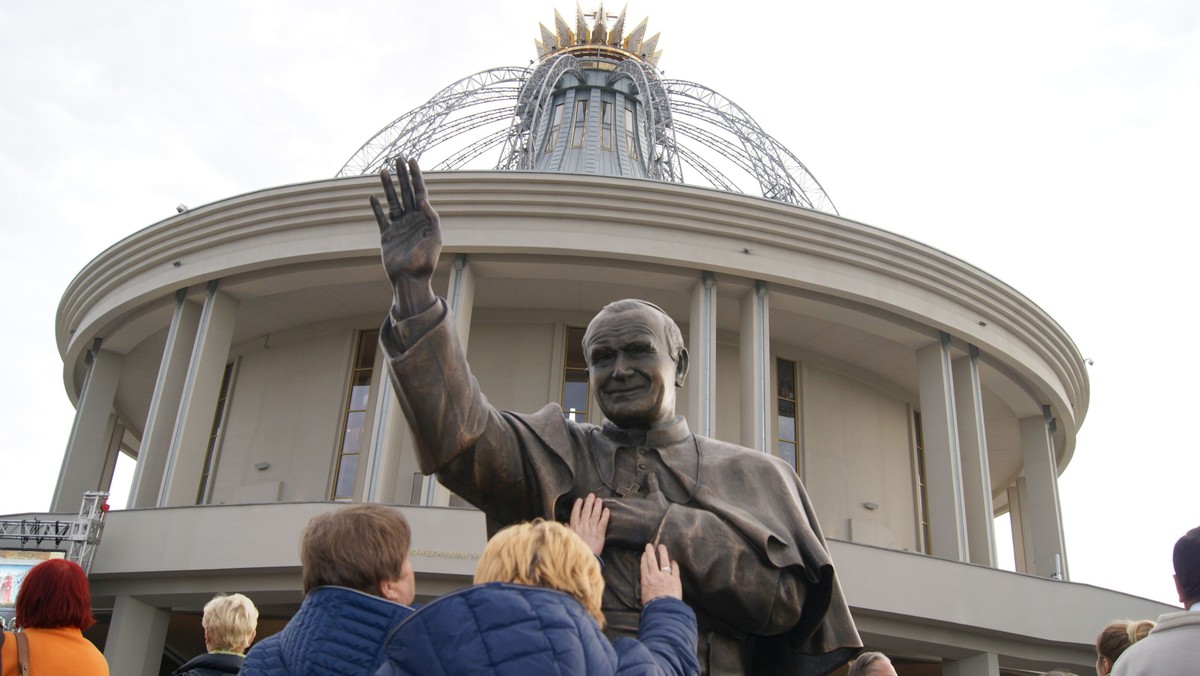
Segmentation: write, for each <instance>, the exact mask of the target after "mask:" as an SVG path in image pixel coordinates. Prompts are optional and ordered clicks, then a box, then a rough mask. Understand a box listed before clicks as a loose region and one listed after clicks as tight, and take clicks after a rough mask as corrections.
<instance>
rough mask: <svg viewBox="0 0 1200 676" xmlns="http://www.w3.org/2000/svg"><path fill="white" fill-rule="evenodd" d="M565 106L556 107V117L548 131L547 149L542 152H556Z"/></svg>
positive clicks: (552, 119)
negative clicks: (555, 143)
mask: <svg viewBox="0 0 1200 676" xmlns="http://www.w3.org/2000/svg"><path fill="white" fill-rule="evenodd" d="M562 110H563V104H561V103H560V104H558V105H557V106H554V117H553V118H551V120H550V128H549V129H547V130H546V148H545V149H544V150H543V151H542V152H547V153H548V152H550V151H551V150H554V142H555V141H557V140H558V127H559V125H561V124H562V115H563V113H562Z"/></svg>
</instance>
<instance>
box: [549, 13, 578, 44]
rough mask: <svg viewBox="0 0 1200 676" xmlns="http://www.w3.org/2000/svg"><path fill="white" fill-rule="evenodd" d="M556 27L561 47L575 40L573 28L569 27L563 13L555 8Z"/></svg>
mask: <svg viewBox="0 0 1200 676" xmlns="http://www.w3.org/2000/svg"><path fill="white" fill-rule="evenodd" d="M554 28H555V30H556V31H558V42H557V46H558V47H559V48H562V47H567V46H569V45H571V44H572V43H574V42H575V36H574V35H573V34H572V33H571V29H570V28H568V27H567V20H566V19H564V18H562V14H559V13H558V10H557V9H556V10H554Z"/></svg>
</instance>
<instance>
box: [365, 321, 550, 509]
mask: <svg viewBox="0 0 1200 676" xmlns="http://www.w3.org/2000/svg"><path fill="white" fill-rule="evenodd" d="M379 343H380V346H381V347H382V348H383V351H384V353H385V355H386V357H387V363H388V371H389V375H390V377H391V381H392V386H393V388H394V389H395V392H396V396H397V399H398V400H399V402H400V407H401V409H402V410H403V411H404V416H405V418H406V419H407V420H408V423H409V426H410V427H411V428H412V433H413V438H414V440H415V442H416V450H417V461H418V464H419V466H420V469H421V472H422V473H424V474H426V475H428V474H435V473H436V474H437V476H438V479H439V480H440V481H441V482H442V483H443V484H444V485H445V486H446V487H447V488H449V489H450V490H452V491H454V493H455V494H457V495H458V496H460V497H462V498H463V499H465V500H466V501H467V502H470V503H471V504H473V505H475V506H476V507H478V508H479V509H481V510H483V512H484V513H485V514H487V515H488V517H489V518H491V519H493V520H495V521H497V522H500V523H512V522H514V521H521V520H526V519H530V518H533V517H535V516H541V511H540V509H539V505H540V495H539V483H538V482H537V481H536V480H534V478H533V475H534V474H535V473H536V467H534V466H533V464H532V463H531V462H530V460H529V458H528V454H527V453H526V449H527V448H528V446H529V440H528V439H527V438H525V437H527V436H528V434H527V433H525V432H524V430H525V426H524V425H522V424H521V423H520V422H519V421H518V419H517V418H516V417H515V416H513V415H512V414H509V413H504V412H501V411H498V410H496V409H495V408H494V407H492V406H491V405H490V404H489V403H488V401H487V398H486V397H484V395H483V393H482V392H480V390H479V384H478V383H477V382H476V381H475V378H474V376H472V375H471V371H470V368H469V367H468V366H467V360H466V356H465V355H464V353H463V349H462V346H461V344H460V343H459V341H458V336H457V334H456V333H455V331H454V328H453V326H452V322H451V314H450V311H449V308H447V306H446V302H445V301H444V300H442V299H438V302H437V303H436V304H435V305H434V306H433V307H432V308H430V309H429V310H426V311H425V312H422V313H420V314H418V315H414V316H412V317H409V318H406V319H403V320H398V319H397V318H396V317H394V316H392V315H389V316H388V318H387V319H385V320H384V322H383V327H382V328H381V329H380V332H379Z"/></svg>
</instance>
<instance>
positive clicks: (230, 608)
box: [200, 594, 258, 653]
mask: <svg viewBox="0 0 1200 676" xmlns="http://www.w3.org/2000/svg"><path fill="white" fill-rule="evenodd" d="M200 624H201V626H203V627H204V635H205V637H206V639H207V643H208V649H209V650H210V651H211V650H230V651H233V652H237V653H242V652H246V649H247V648H249V647H250V642H251V641H253V640H254V630H255V629H256V628H257V627H258V608H255V607H254V602H253V601H251V600H250V599H248V598H246V597H245V596H242V595H241V594H218V595H217V596H216V597H215V598H214V599H213V600H211V601H209V602H208V603H206V604H204V618H203V619H202V620H201V621H200Z"/></svg>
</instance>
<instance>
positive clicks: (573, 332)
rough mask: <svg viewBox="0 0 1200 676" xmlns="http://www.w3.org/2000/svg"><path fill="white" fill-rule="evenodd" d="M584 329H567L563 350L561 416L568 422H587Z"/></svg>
mask: <svg viewBox="0 0 1200 676" xmlns="http://www.w3.org/2000/svg"><path fill="white" fill-rule="evenodd" d="M583 332H584V329H579V328H572V327H569V326H568V327H567V331H566V334H567V338H566V340H567V345H566V349H565V350H563V355H565V356H564V357H563V391H562V409H563V415H565V416H566V417H567V419H568V420H574V421H575V422H587V417H588V402H589V401H591V396H590V395H591V392H589V391H588V372H587V361H586V360H584V358H583Z"/></svg>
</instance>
